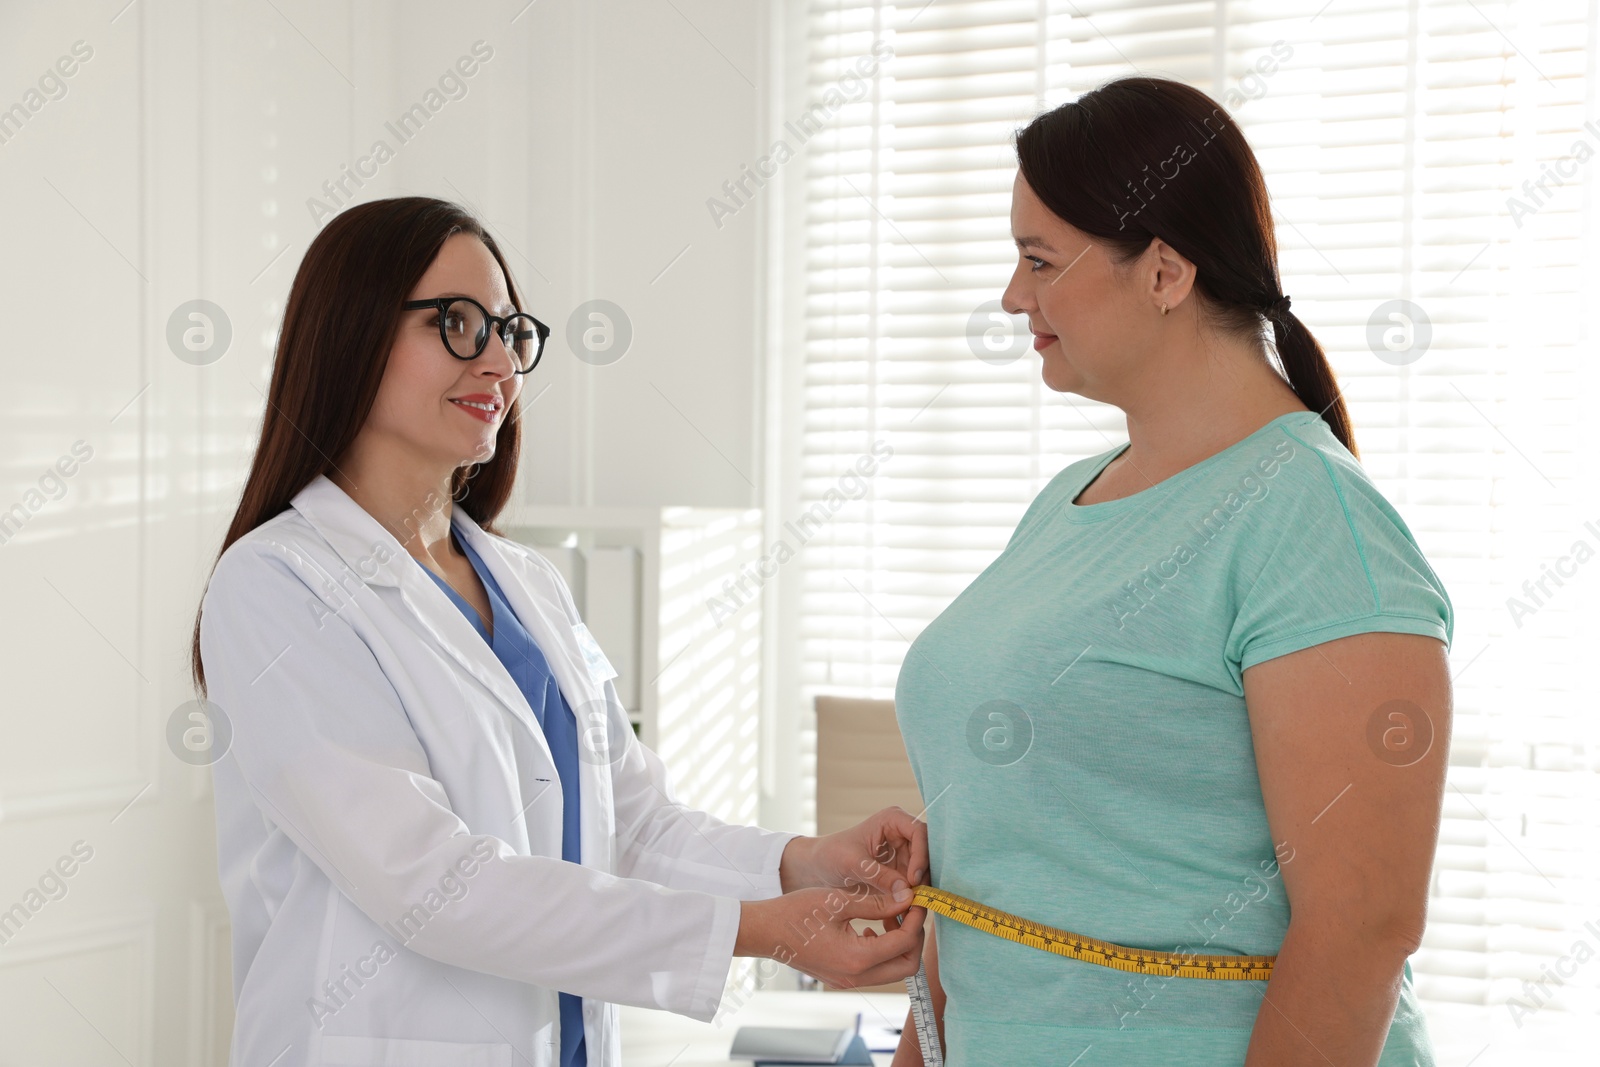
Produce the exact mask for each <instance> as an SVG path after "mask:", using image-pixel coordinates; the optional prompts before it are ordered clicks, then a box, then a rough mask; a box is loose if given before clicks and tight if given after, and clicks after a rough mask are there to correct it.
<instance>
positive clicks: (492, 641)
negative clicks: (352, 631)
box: [417, 524, 589, 1067]
mask: <svg viewBox="0 0 1600 1067" xmlns="http://www.w3.org/2000/svg"><path fill="white" fill-rule="evenodd" d="M451 532H452V533H453V534H456V537H455V540H456V544H457V546H459V548H460V549H461V551H462V552H463V553H464V554H465V555H466V557H467V559H469V560H471V561H472V569H473V570H475V571H477V572H478V580H479V581H481V582H483V587H484V589H485V590H487V591H488V593H489V604H490V607H491V609H492V611H493V615H494V636H493V637H492V638H491V637H490V636H489V629H488V627H486V626H485V625H484V623H483V620H482V619H481V618H479V617H478V613H477V611H476V610H474V609H473V607H472V605H471V604H469V603H468V602H467V600H466V598H465V597H463V596H462V595H461V594H460V593H458V592H456V591H455V590H454V589H452V588H451V587H450V583H448V582H446V581H445V580H444V579H443V578H440V577H439V576H438V575H437V574H434V573H433V572H432V571H431V570H428V568H426V567H422V569H423V570H425V571H427V572H428V575H429V577H431V578H432V579H433V580H434V583H435V584H436V585H438V586H439V588H440V589H442V590H443V591H444V594H445V595H446V596H448V597H449V598H450V600H451V601H452V602H453V603H454V604H455V605H456V607H458V608H460V609H461V613H462V614H463V615H465V616H466V617H467V621H468V622H470V623H472V625H473V628H474V629H476V630H477V631H478V635H479V636H480V637H482V638H483V640H484V642H485V643H486V644H488V645H489V647H490V648H492V649H494V654H495V655H496V656H497V657H498V658H499V660H500V662H501V664H502V665H504V666H505V669H506V671H507V672H508V673H510V675H511V677H512V679H513V680H515V681H516V683H517V688H518V689H521V690H522V695H523V697H525V698H526V699H527V701H528V706H529V707H530V708H532V709H533V714H534V715H535V716H536V717H537V718H538V720H539V726H540V727H541V728H542V729H543V730H544V737H545V740H546V741H547V742H549V745H550V754H551V755H552V756H553V757H554V758H555V761H556V773H557V774H558V775H559V776H560V778H561V801H562V824H561V858H562V859H564V860H566V861H567V862H568V863H577V862H578V861H579V851H578V840H579V838H578V721H577V718H576V717H575V716H574V715H573V714H572V707H571V705H569V704H568V703H567V698H566V697H565V696H563V695H562V693H561V687H560V686H559V685H557V683H556V680H555V678H554V677H553V676H552V675H551V673H550V664H549V662H548V661H547V660H546V659H545V658H544V653H543V652H541V651H539V646H538V645H537V644H535V643H534V640H533V637H532V636H531V635H529V633H528V631H527V630H526V629H524V628H523V626H522V622H521V621H520V620H519V619H518V618H517V616H516V613H515V612H514V611H512V610H511V605H510V604H509V603H507V602H506V598H505V594H504V593H502V592H501V590H500V585H499V583H497V582H496V581H495V580H494V575H493V574H491V573H490V571H489V568H488V567H486V566H484V563H483V560H482V558H480V557H479V555H478V553H477V552H475V551H473V549H472V546H471V545H469V544H468V543H467V539H466V538H464V537H462V536H460V535H459V534H458V533H456V529H455V526H454V524H452V525H451ZM417 566H419V567H421V566H422V564H420V563H418V564H417ZM560 1000H561V1067H587V1065H588V1062H589V1058H588V1053H587V1051H586V1049H585V1046H584V1040H583V998H582V997H578V996H574V995H573V994H571V993H562V994H561V996H560Z"/></svg>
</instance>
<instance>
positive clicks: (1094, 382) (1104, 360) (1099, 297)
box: [1001, 173, 1160, 403]
mask: <svg viewBox="0 0 1600 1067" xmlns="http://www.w3.org/2000/svg"><path fill="white" fill-rule="evenodd" d="M1011 236H1012V237H1013V238H1014V239H1015V240H1016V243H1017V269H1016V271H1015V272H1014V273H1013V274H1012V276H1011V282H1010V284H1009V285H1007V286H1006V290H1005V293H1004V294H1003V295H1002V297H1001V300H1002V304H1003V306H1004V307H1005V308H1006V309H1007V310H1010V311H1020V312H1021V313H1022V314H1025V315H1027V317H1028V325H1029V328H1030V329H1031V330H1032V331H1033V334H1034V343H1033V347H1034V349H1035V350H1037V351H1038V352H1039V354H1040V355H1041V356H1042V357H1043V359H1044V366H1043V368H1042V369H1041V375H1042V377H1043V379H1044V383H1045V385H1047V386H1049V387H1050V388H1051V389H1054V390H1055V391H1057V392H1061V393H1066V392H1071V393H1077V394H1078V395H1080V396H1085V397H1089V398H1091V399H1094V400H1102V401H1106V402H1108V403H1115V402H1116V399H1115V398H1117V397H1120V396H1122V395H1125V394H1126V392H1127V391H1128V389H1129V387H1130V384H1132V380H1133V379H1134V378H1135V377H1136V376H1137V375H1138V373H1139V372H1140V369H1141V367H1143V366H1144V363H1145V361H1144V360H1143V358H1142V353H1144V352H1146V351H1149V342H1150V341H1151V340H1152V339H1153V337H1154V334H1153V330H1154V329H1155V322H1153V321H1151V318H1150V316H1151V314H1152V312H1154V313H1155V315H1156V316H1157V317H1159V315H1160V309H1159V307H1153V306H1152V305H1151V303H1150V299H1149V295H1148V294H1145V295H1144V296H1143V297H1141V296H1140V295H1139V289H1138V285H1137V280H1138V279H1139V277H1140V276H1141V272H1140V271H1139V270H1138V269H1129V268H1128V267H1118V266H1116V265H1115V264H1114V263H1113V261H1112V259H1111V256H1110V255H1109V254H1108V253H1107V249H1106V247H1105V246H1104V245H1101V244H1098V243H1095V242H1093V241H1091V240H1090V239H1089V238H1088V237H1087V236H1085V235H1084V233H1083V232H1082V231H1081V230H1078V229H1077V228H1076V227H1074V226H1072V225H1071V224H1069V223H1068V222H1066V221H1065V220H1064V219H1061V218H1060V217H1058V216H1057V215H1055V214H1054V213H1053V212H1052V211H1051V210H1050V209H1049V208H1047V207H1045V206H1044V204H1042V203H1041V202H1040V201H1039V198H1038V197H1037V196H1036V195H1034V192H1033V189H1032V188H1030V187H1029V185H1028V183H1027V182H1025V181H1023V179H1022V175H1021V174H1020V173H1019V174H1018V175H1017V180H1016V183H1015V184H1014V186H1013V187H1012V192H1011ZM1138 265H1139V264H1138V261H1136V262H1135V264H1134V267H1135V268H1137V266H1138Z"/></svg>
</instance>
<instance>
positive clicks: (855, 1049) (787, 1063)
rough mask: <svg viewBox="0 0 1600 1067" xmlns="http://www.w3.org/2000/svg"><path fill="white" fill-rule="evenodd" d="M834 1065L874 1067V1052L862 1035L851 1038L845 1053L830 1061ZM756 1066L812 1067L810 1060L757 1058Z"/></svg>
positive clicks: (840, 1066)
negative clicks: (802, 1061)
mask: <svg viewBox="0 0 1600 1067" xmlns="http://www.w3.org/2000/svg"><path fill="white" fill-rule="evenodd" d="M830 1062H831V1063H832V1064H834V1067H872V1064H873V1059H872V1052H871V1051H870V1050H869V1049H868V1048H867V1043H866V1042H865V1041H863V1040H861V1035H860V1034H857V1035H856V1036H854V1037H852V1038H851V1039H850V1043H849V1044H848V1045H846V1046H845V1047H844V1055H842V1056H840V1057H839V1058H838V1059H836V1060H832V1061H830ZM755 1067H811V1063H810V1061H807V1062H806V1063H796V1062H795V1061H794V1060H757V1061H756V1062H755Z"/></svg>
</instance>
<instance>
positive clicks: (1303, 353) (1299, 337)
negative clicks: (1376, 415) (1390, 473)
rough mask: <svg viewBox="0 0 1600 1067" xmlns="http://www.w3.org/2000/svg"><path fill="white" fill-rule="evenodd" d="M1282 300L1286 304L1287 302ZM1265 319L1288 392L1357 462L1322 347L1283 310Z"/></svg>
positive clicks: (1346, 414) (1340, 395)
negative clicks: (1316, 414)
mask: <svg viewBox="0 0 1600 1067" xmlns="http://www.w3.org/2000/svg"><path fill="white" fill-rule="evenodd" d="M1284 299H1285V302H1286V303H1287V299H1288V298H1287V297H1285V298H1284ZM1268 317H1269V318H1271V319H1272V336H1273V341H1274V343H1275V344H1276V345H1277V349H1278V362H1279V363H1280V364H1282V366H1283V373H1284V374H1285V375H1286V376H1287V377H1288V379H1289V388H1291V389H1293V390H1294V395H1295V396H1297V397H1299V398H1300V402H1301V403H1302V404H1304V405H1305V406H1306V407H1308V408H1310V409H1311V410H1312V411H1315V412H1317V413H1318V414H1320V415H1321V416H1322V420H1323V421H1324V422H1326V423H1327V424H1328V427H1329V428H1330V429H1332V430H1333V436H1334V437H1336V438H1338V439H1339V443H1340V444H1341V445H1344V447H1345V448H1346V449H1348V450H1349V452H1350V454H1351V455H1352V456H1355V457H1356V458H1357V459H1360V458H1361V453H1360V452H1359V451H1357V450H1356V437H1355V431H1354V430H1353V429H1352V427H1351V425H1350V412H1349V410H1348V409H1347V408H1346V407H1345V404H1344V394H1343V393H1342V392H1340V390H1339V382H1338V380H1337V379H1336V378H1335V377H1334V376H1333V367H1332V366H1331V365H1330V364H1329V363H1328V357H1327V355H1325V354H1324V353H1323V351H1322V346H1321V345H1320V344H1318V343H1317V339H1316V338H1315V337H1313V336H1311V331H1310V330H1308V329H1306V325H1305V323H1303V322H1301V321H1300V320H1299V319H1298V318H1297V317H1296V316H1295V314H1294V312H1292V311H1290V310H1289V309H1288V307H1287V306H1285V307H1284V309H1283V312H1282V314H1280V315H1278V316H1276V317H1274V316H1271V315H1269V316H1268Z"/></svg>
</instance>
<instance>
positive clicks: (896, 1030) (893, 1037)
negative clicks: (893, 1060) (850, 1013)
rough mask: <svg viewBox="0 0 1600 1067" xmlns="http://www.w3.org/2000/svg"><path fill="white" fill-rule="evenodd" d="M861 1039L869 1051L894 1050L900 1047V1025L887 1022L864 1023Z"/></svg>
mask: <svg viewBox="0 0 1600 1067" xmlns="http://www.w3.org/2000/svg"><path fill="white" fill-rule="evenodd" d="M861 1040H862V1041H863V1042H865V1043H866V1046H867V1051H869V1052H893V1051H894V1050H895V1049H897V1048H899V1047H900V1027H898V1026H890V1025H888V1024H886V1023H863V1024H862V1026H861Z"/></svg>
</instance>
